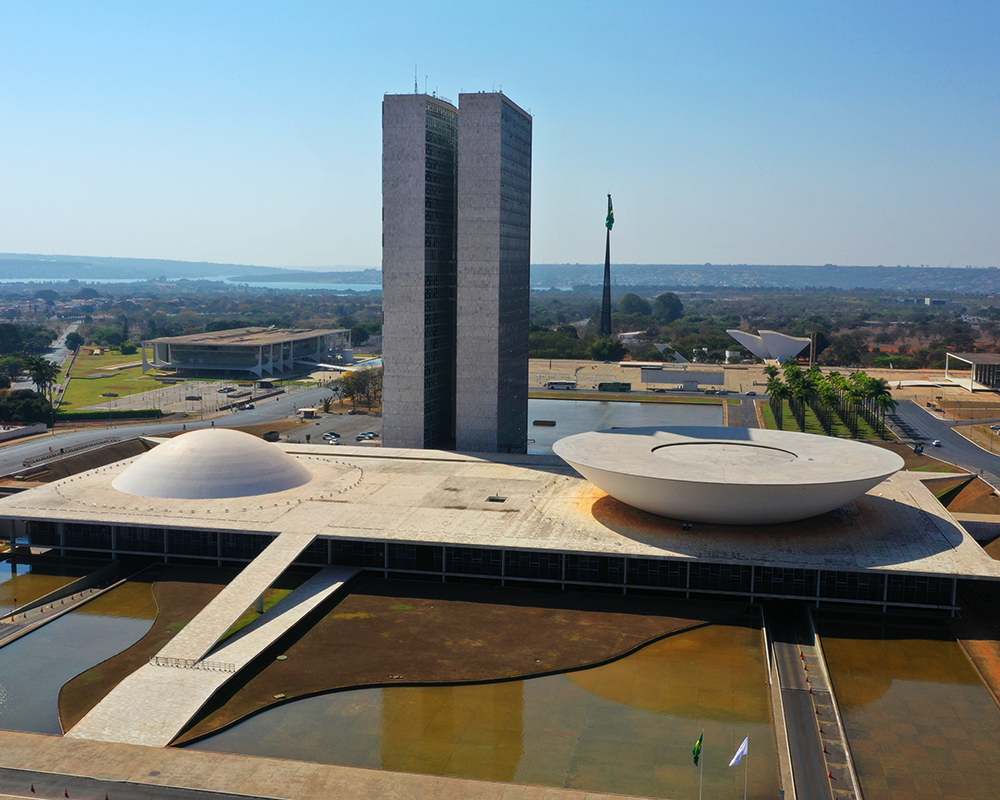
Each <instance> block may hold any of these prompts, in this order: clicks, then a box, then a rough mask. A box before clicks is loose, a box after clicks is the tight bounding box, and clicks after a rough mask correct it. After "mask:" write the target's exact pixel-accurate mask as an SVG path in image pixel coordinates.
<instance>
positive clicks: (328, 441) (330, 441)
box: [325, 439, 340, 444]
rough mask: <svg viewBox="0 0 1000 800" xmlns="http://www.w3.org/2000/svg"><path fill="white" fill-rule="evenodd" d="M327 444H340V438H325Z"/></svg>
mask: <svg viewBox="0 0 1000 800" xmlns="http://www.w3.org/2000/svg"><path fill="white" fill-rule="evenodd" d="M325 441H326V443H327V444H340V439H326V440H325Z"/></svg>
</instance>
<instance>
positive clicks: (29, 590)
mask: <svg viewBox="0 0 1000 800" xmlns="http://www.w3.org/2000/svg"><path fill="white" fill-rule="evenodd" d="M84 574H86V573H85V572H84V571H83V570H69V569H63V568H60V567H52V566H48V565H46V566H44V567H36V566H32V565H30V564H22V563H17V564H11V562H10V561H9V560H6V561H0V614H6V613H8V612H9V611H12V610H13V609H15V608H17V607H18V606H23V605H24V604H25V603H31V602H33V601H35V600H37V599H38V598H39V597H44V596H45V595H47V594H48V593H49V592H54V591H55V590H56V589H59V588H61V587H63V586H65V585H66V584H67V583H71V582H72V581H74V580H76V579H77V578H79V577H80V576H82V575H84Z"/></svg>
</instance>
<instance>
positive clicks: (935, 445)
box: [931, 439, 941, 447]
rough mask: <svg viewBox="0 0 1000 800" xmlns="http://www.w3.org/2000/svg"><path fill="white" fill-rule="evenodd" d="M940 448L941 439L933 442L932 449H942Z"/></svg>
mask: <svg viewBox="0 0 1000 800" xmlns="http://www.w3.org/2000/svg"><path fill="white" fill-rule="evenodd" d="M940 446H941V440H940V439H935V440H934V441H933V442H931V447H940Z"/></svg>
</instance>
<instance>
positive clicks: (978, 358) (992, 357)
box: [945, 353, 1000, 364]
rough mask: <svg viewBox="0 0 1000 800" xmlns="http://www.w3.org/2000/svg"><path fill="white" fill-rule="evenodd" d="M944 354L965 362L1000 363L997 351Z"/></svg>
mask: <svg viewBox="0 0 1000 800" xmlns="http://www.w3.org/2000/svg"><path fill="white" fill-rule="evenodd" d="M945 355H946V356H949V357H951V358H957V359H958V360H959V361H964V362H966V363H967V364H1000V354H998V353H945Z"/></svg>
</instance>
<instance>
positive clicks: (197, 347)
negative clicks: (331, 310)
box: [142, 328, 351, 378]
mask: <svg viewBox="0 0 1000 800" xmlns="http://www.w3.org/2000/svg"><path fill="white" fill-rule="evenodd" d="M350 347H351V332H350V330H348V329H347V328H333V329H325V330H294V329H275V328H235V329H233V330H227V331H213V332H210V333H195V334H191V335H188V336H165V337H161V338H159V339H150V340H148V341H145V342H143V343H142V369H143V372H147V371H149V370H150V369H160V370H172V371H175V372H179V373H184V374H187V375H196V374H199V373H202V374H206V373H211V374H215V375H220V374H221V375H231V376H233V377H243V376H246V377H250V376H253V377H255V378H262V377H265V376H267V377H272V376H279V375H286V374H288V373H291V372H297V371H299V372H300V371H302V370H303V369H305V368H308V366H309V364H311V363H318V362H321V361H324V360H326V361H331V360H333V359H334V358H335V357H336V356H337V355H343V354H344V353H345V352H347V351H349V350H350ZM147 348H150V349H151V350H152V358H149V357H148V356H147V354H146V350H147Z"/></svg>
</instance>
